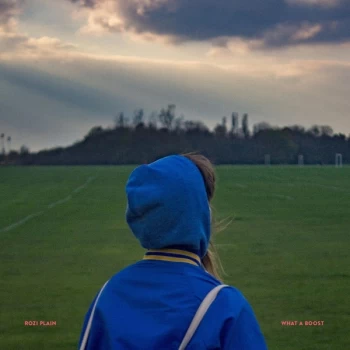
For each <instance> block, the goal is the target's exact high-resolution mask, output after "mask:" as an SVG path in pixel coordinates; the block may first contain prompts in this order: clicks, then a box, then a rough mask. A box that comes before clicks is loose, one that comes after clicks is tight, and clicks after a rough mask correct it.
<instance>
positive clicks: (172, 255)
mask: <svg viewBox="0 0 350 350" xmlns="http://www.w3.org/2000/svg"><path fill="white" fill-rule="evenodd" d="M143 259H144V260H161V261H170V262H182V263H188V264H192V265H196V266H201V259H200V257H199V256H198V255H197V254H194V253H191V252H188V251H186V250H180V249H149V250H148V251H147V252H146V254H145V256H144V257H143Z"/></svg>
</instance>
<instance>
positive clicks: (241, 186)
mask: <svg viewBox="0 0 350 350" xmlns="http://www.w3.org/2000/svg"><path fill="white" fill-rule="evenodd" d="M235 186H236V187H239V188H247V187H248V186H246V185H242V184H235Z"/></svg>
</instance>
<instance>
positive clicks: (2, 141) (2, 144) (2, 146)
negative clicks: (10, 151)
mask: <svg viewBox="0 0 350 350" xmlns="http://www.w3.org/2000/svg"><path fill="white" fill-rule="evenodd" d="M1 149H2V154H3V155H5V134H4V133H2V134H1Z"/></svg>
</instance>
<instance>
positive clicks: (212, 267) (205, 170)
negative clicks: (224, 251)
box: [182, 152, 232, 281]
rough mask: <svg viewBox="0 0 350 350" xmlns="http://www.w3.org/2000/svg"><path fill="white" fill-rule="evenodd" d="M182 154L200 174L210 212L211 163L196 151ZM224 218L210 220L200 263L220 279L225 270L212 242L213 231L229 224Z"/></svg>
mask: <svg viewBox="0 0 350 350" xmlns="http://www.w3.org/2000/svg"><path fill="white" fill-rule="evenodd" d="M182 156H184V157H186V158H188V159H189V160H191V161H192V162H193V163H194V164H195V165H196V166H197V168H198V169H199V171H200V172H201V174H202V177H203V180H204V184H205V189H206V192H207V197H208V201H209V205H210V208H211V212H213V206H212V204H211V203H210V202H211V200H212V199H213V197H214V193H215V189H216V174H215V170H214V166H213V164H212V163H211V162H210V160H209V159H208V158H206V157H205V156H203V155H201V154H197V153H196V152H191V153H184V154H182ZM224 221H225V220H222V221H220V222H218V223H217V222H215V218H213V220H212V234H211V237H210V241H209V247H208V250H207V252H206V254H205V256H204V257H203V258H202V264H203V265H204V268H205V269H206V270H207V271H208V272H209V273H210V274H211V275H212V276H214V277H215V278H217V279H218V280H220V281H222V275H223V274H225V271H224V269H223V266H222V264H221V261H220V257H219V254H218V252H217V249H216V248H215V244H214V242H213V233H214V232H215V233H218V232H220V231H222V230H224V229H225V228H226V227H227V226H228V225H229V224H230V222H231V221H232V220H231V221H230V222H229V223H227V224H226V225H223V222H224Z"/></svg>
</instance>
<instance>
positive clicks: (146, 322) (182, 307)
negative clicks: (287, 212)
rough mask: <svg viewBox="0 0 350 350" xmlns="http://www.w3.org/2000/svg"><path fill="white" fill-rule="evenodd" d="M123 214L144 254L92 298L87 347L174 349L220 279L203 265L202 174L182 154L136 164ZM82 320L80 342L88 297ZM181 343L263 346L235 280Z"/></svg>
mask: <svg viewBox="0 0 350 350" xmlns="http://www.w3.org/2000/svg"><path fill="white" fill-rule="evenodd" d="M126 194H127V201H128V206H127V210H126V220H127V223H128V225H129V227H130V228H131V231H132V232H133V234H134V235H135V236H136V237H137V238H138V239H139V241H140V244H141V245H142V246H143V247H144V248H146V249H147V251H146V253H145V255H144V257H143V259H142V260H141V261H139V262H137V263H135V264H133V265H131V266H128V267H126V268H125V269H123V270H122V271H120V272H118V273H117V274H115V275H114V276H113V277H112V278H111V279H110V280H109V282H108V283H107V285H106V287H105V288H104V290H103V292H102V293H101V295H100V298H99V300H98V303H97V305H96V309H95V314H94V318H93V321H92V326H91V330H90V334H89V338H88V342H87V346H86V349H88V350H92V349H95V350H99V349H101V350H102V349H106V350H107V349H113V350H114V349H118V350H127V349H147V350H151V349H154V350H168V349H178V348H179V345H180V343H181V341H182V339H183V337H184V335H185V333H186V331H187V329H188V327H189V325H190V323H191V321H192V319H193V316H194V315H195V313H196V311H197V309H198V307H199V305H200V303H201V302H202V301H203V299H204V298H205V296H206V295H207V294H208V293H209V292H210V290H212V289H213V288H214V287H216V286H217V285H219V284H221V283H220V281H218V280H217V279H215V278H214V277H213V276H211V275H210V274H209V273H208V272H206V271H205V269H204V268H203V267H202V264H201V258H202V257H203V256H204V255H205V253H206V251H207V249H208V244H209V239H210V225H211V224H210V221H211V219H210V208H209V203H208V199H207V194H206V190H205V185H204V181H203V177H202V175H201V173H200V171H199V169H198V168H197V167H196V165H195V164H194V163H193V162H192V161H190V160H189V159H187V158H186V157H183V156H178V155H175V156H168V157H165V158H162V159H160V160H158V161H156V162H153V163H151V164H149V165H142V166H139V167H137V168H136V169H135V170H134V171H133V172H132V173H131V175H130V177H129V180H128V182H127V185H126ZM96 298H97V295H96V297H95V299H94V300H93V302H92V304H91V306H90V308H89V310H88V312H87V314H86V317H85V321H84V324H83V329H82V333H81V336H80V341H79V347H80V344H81V342H82V339H83V335H84V332H85V329H86V326H87V323H88V320H89V317H90V314H91V311H92V309H93V305H94V303H95V300H96ZM186 349H188V350H191V349H193V350H194V349H203V350H204V349H232V350H233V349H236V350H265V349H267V347H266V343H265V340H264V337H263V335H262V333H261V330H260V327H259V325H258V322H257V320H256V318H255V315H254V312H253V310H252V308H251V306H250V305H249V303H248V301H247V300H246V299H245V297H244V296H243V295H242V293H241V292H240V291H238V290H237V289H236V288H234V287H227V288H224V289H222V290H221V291H220V292H219V295H218V296H217V298H216V299H215V301H214V302H213V304H212V305H211V306H210V308H209V310H208V311H207V313H206V315H205V317H204V319H203V320H202V322H201V323H200V325H199V328H198V329H197V331H196V332H195V334H194V336H193V338H192V340H191V341H190V343H189V344H188V346H187V347H186Z"/></svg>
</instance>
